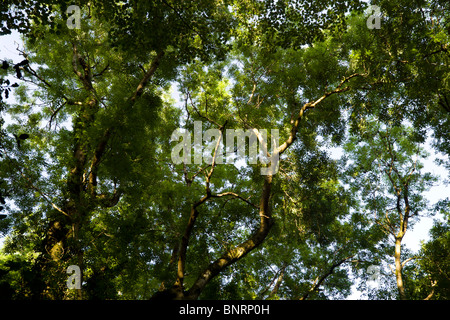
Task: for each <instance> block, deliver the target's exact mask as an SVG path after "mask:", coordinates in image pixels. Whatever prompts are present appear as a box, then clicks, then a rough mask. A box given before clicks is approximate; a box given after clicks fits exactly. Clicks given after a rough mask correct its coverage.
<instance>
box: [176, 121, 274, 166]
mask: <svg viewBox="0 0 450 320" xmlns="http://www.w3.org/2000/svg"><path fill="white" fill-rule="evenodd" d="M224 131H225V134H223V132H222V131H221V130H219V129H208V130H206V131H205V133H203V132H202V122H201V121H194V141H193V144H192V135H191V133H190V132H189V131H187V130H184V129H181V128H178V129H176V130H174V131H173V133H172V136H171V141H179V140H180V138H181V139H182V140H181V141H179V142H178V143H177V144H176V145H175V146H174V147H173V148H172V152H171V158H172V162H173V163H174V164H180V163H185V164H191V163H192V155H193V158H194V159H193V163H194V164H202V163H206V164H212V163H213V160H214V164H223V163H224V161H226V163H235V161H236V160H238V159H244V158H245V157H246V154H245V151H246V141H247V139H248V141H249V143H248V148H247V149H248V164H257V163H258V160H259V162H260V163H262V164H264V165H267V164H270V166H267V167H263V168H261V171H260V172H261V174H262V175H272V174H276V173H277V172H278V161H279V153H278V146H279V130H278V129H271V130H270V134H271V139H270V141H271V153H269V152H268V146H267V142H268V136H267V130H266V129H260V130H258V129H247V130H243V129H225V130H224ZM223 136H225V139H224V138H223ZM224 140H225V146H226V147H225V151H226V152H225V154H226V156H225V159H224V144H223V141H224ZM235 141H236V146H235ZM204 142H205V143H206V146H205V147H203V143H204ZM235 155H236V156H235Z"/></svg>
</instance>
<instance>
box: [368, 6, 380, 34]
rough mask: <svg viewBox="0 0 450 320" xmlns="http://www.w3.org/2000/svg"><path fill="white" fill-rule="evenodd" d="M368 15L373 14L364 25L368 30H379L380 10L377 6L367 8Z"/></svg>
mask: <svg viewBox="0 0 450 320" xmlns="http://www.w3.org/2000/svg"><path fill="white" fill-rule="evenodd" d="M368 12H370V13H372V12H373V14H371V15H370V16H369V18H367V21H366V25H367V28H369V29H380V28H381V8H380V7H379V6H375V5H371V6H369V11H368Z"/></svg>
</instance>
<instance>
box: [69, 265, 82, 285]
mask: <svg viewBox="0 0 450 320" xmlns="http://www.w3.org/2000/svg"><path fill="white" fill-rule="evenodd" d="M66 272H67V274H70V273H73V274H72V275H71V276H70V277H69V278H68V279H67V282H66V285H67V289H81V270H80V267H79V266H77V265H70V266H69V267H68V268H67V271H66Z"/></svg>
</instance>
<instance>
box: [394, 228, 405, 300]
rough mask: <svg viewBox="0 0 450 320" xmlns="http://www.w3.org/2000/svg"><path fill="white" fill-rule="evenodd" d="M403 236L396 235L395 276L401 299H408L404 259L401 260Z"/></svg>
mask: <svg viewBox="0 0 450 320" xmlns="http://www.w3.org/2000/svg"><path fill="white" fill-rule="evenodd" d="M402 238H403V235H400V236H399V235H397V236H396V237H395V253H394V258H395V277H396V280H397V288H398V293H399V296H400V300H406V295H405V287H404V285H403V278H402V260H401V245H402Z"/></svg>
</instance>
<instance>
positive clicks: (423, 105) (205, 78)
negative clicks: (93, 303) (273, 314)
mask: <svg viewBox="0 0 450 320" xmlns="http://www.w3.org/2000/svg"><path fill="white" fill-rule="evenodd" d="M76 4H77V5H78V6H79V7H80V8H81V15H80V28H70V27H69V25H68V24H67V20H68V19H73V16H72V15H73V13H71V12H70V11H67V8H68V7H69V6H70V5H73V3H72V1H65V0H45V1H34V0H25V1H3V2H2V4H1V5H0V9H1V10H0V11H1V13H0V14H1V17H2V21H3V22H2V26H0V27H1V32H0V34H2V35H5V34H9V33H10V32H12V31H14V32H19V33H20V34H21V36H22V38H23V47H20V48H18V50H19V53H20V55H21V56H22V57H23V59H22V60H21V61H11V60H10V59H4V60H2V66H1V69H0V76H1V79H0V86H1V92H0V93H1V95H0V97H1V100H0V113H1V115H2V117H3V116H5V115H8V119H9V120H8V122H5V121H3V118H2V119H0V121H1V122H0V168H1V169H0V211H1V212H0V214H1V216H0V218H1V219H0V232H1V233H2V235H3V236H5V237H6V239H5V242H4V246H3V248H2V251H1V252H0V297H1V298H6V299H149V298H154V299H158V298H160V299H164V298H168V299H173V298H180V299H182V298H186V299H343V298H345V297H347V296H348V295H349V294H350V292H351V287H352V285H354V284H356V283H359V289H360V290H361V292H363V293H364V294H366V295H367V296H368V297H369V298H373V299H377V298H388V299H448V297H449V287H450V286H449V265H450V261H449V257H450V254H449V239H450V236H449V232H450V231H449V230H448V218H449V202H448V201H449V199H448V197H447V195H445V194H442V196H441V197H440V198H441V200H440V201H439V202H437V203H431V202H430V201H428V200H427V199H426V197H425V192H426V191H427V190H429V189H430V187H432V186H433V184H434V183H436V182H437V181H438V180H439V178H446V177H437V176H434V175H432V174H431V173H429V172H427V168H426V167H424V165H423V161H424V159H426V158H427V157H428V156H429V154H428V153H429V152H427V150H426V147H425V143H426V141H427V137H428V138H430V139H431V140H432V147H433V151H435V152H440V153H441V154H443V155H444V156H445V157H442V158H441V160H440V164H441V165H442V166H443V167H447V168H450V161H449V160H448V156H449V154H450V149H449V144H448V141H449V138H450V136H449V135H450V130H449V128H450V126H449V123H450V104H449V101H450V82H449V79H450V69H449V58H450V53H449V50H450V47H449V44H450V39H449V33H450V20H449V18H450V17H449V15H450V6H449V3H448V2H447V1H443V0H415V1H407V0H394V1H392V0H390V1H387V0H380V1H372V4H373V5H377V6H379V8H380V12H381V13H382V16H381V17H380V24H381V27H380V28H379V29H377V28H369V27H368V23H367V20H368V18H369V15H371V14H372V13H373V11H372V12H371V11H364V10H365V9H366V8H367V6H368V4H367V3H365V2H364V1H356V0H355V1H343V0H342V1H341V0H340V1H333V2H331V3H330V2H329V1H323V0H295V1H284V0H279V1H269V0H265V1H232V0H214V1H211V0H199V1H179V0H178V1H171V0H158V1H142V0H129V1H116V0H114V1H113V0H107V1H97V0H93V1H87V0H84V1H78V2H77V3H76ZM0 39H1V37H0ZM13 94H14V95H13ZM199 122H200V123H201V130H202V132H203V138H204V140H202V141H197V140H196V138H195V137H194V136H192V140H191V144H190V145H189V146H188V147H189V148H191V147H192V150H193V152H192V155H191V156H192V159H191V160H192V161H189V162H182V163H175V162H174V161H173V157H172V155H173V148H174V147H175V146H176V145H177V143H178V144H179V143H180V141H173V133H174V132H175V131H176V130H177V129H179V128H181V129H184V130H185V131H183V132H187V133H186V134H184V138H183V139H185V138H186V137H187V134H189V133H194V132H195V130H196V129H197V125H196V124H198V123H199ZM195 123H196V124H195ZM209 129H215V130H209ZM239 129H242V130H248V132H250V130H253V129H256V130H259V131H257V132H259V133H261V132H262V130H267V132H268V138H267V139H266V140H267V142H268V143H267V152H268V154H267V155H266V154H264V155H263V156H260V157H259V158H258V159H259V161H258V162H257V163H256V164H255V163H253V162H252V161H250V157H249V155H248V154H246V155H242V154H240V153H239V152H238V150H237V149H238V148H239V145H238V142H237V141H234V140H233V141H232V144H231V145H230V144H229V142H228V139H227V130H228V131H230V130H233V131H234V130H239ZM274 129H278V132H279V143H276V144H275V143H274V139H275V140H276V136H275V133H274V132H275V131H274ZM208 130H209V131H208ZM206 132H214V133H215V134H216V137H215V140H212V141H211V139H208V138H212V136H205V134H206ZM259 138H261V136H259ZM250 141H251V138H246V139H245V142H247V143H250ZM255 141H256V140H255ZM261 141H262V140H261V139H260V140H258V143H260V144H263V143H264V141H262V142H261ZM225 143H226V148H223V150H222V148H221V147H222V145H223V144H225ZM207 145H209V146H210V148H209V149H207V148H206V146H207ZM202 146H203V151H204V152H205V154H204V155H203V160H204V161H203V162H202V163H198V161H195V159H197V158H196V157H197V154H198V150H202V149H201V148H202ZM333 148H334V149H335V150H336V149H339V150H341V151H342V156H341V157H340V158H339V159H337V156H336V155H335V154H333V153H332V152H331V151H330V150H332V149H333ZM205 149H206V150H205ZM221 150H222V151H221ZM245 150H246V151H248V152H247V153H249V152H250V150H249V148H248V147H247V149H245ZM203 151H201V152H203ZM429 151H430V150H429ZM207 153H208V154H207ZM207 155H208V156H209V158H211V159H212V162H211V161H210V162H209V163H208V162H207V161H205V158H208V157H207ZM220 155H224V159H226V161H224V162H225V163H223V164H222V163H220V161H219V160H218V159H219V158H220ZM184 156H185V155H184ZM266 156H267V157H269V158H270V157H271V159H274V157H275V156H276V157H279V162H277V163H276V164H277V166H276V170H266V171H265V172H266V174H261V173H262V172H264V170H263V171H262V170H261V169H268V168H270V164H267V163H264V162H263V161H262V159H263V158H266ZM277 159H278V158H277ZM423 216H431V217H432V216H435V217H436V222H435V225H434V227H433V228H432V230H431V233H430V235H431V238H430V241H429V242H427V243H424V244H423V246H422V249H421V250H420V252H410V251H409V250H407V249H405V246H404V243H402V241H403V237H404V236H405V234H406V233H408V232H411V231H410V230H411V229H412V227H413V226H415V225H416V226H417V224H420V217H423ZM70 265H77V266H79V267H80V270H81V275H80V277H81V279H82V282H81V288H80V289H71V288H68V286H67V282H66V281H67V279H68V277H69V275H68V274H67V273H66V270H67V268H68V267H69V266H70ZM374 266H377V267H379V273H378V274H377V278H376V280H377V281H378V282H379V285H378V286H377V287H373V286H371V284H370V283H371V279H372V278H371V273H369V272H368V270H374V269H373V267H374ZM377 270H378V269H377Z"/></svg>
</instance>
